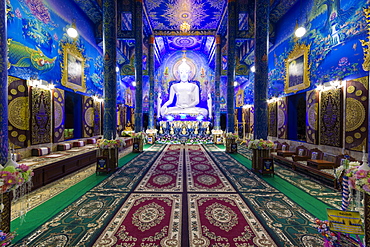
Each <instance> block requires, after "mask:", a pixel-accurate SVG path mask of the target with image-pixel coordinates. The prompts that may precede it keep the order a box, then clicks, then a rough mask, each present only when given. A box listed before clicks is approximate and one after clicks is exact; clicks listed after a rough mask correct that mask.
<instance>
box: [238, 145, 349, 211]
mask: <svg viewBox="0 0 370 247" xmlns="http://www.w3.org/2000/svg"><path fill="white" fill-rule="evenodd" d="M238 153H239V154H241V155H243V156H244V157H246V158H247V159H251V152H250V151H249V150H248V149H247V148H246V147H245V145H244V146H243V145H240V146H238ZM275 175H278V176H279V177H281V178H283V179H284V180H286V181H288V182H289V183H291V184H292V185H294V186H296V187H297V188H300V189H301V190H303V191H305V192H306V193H308V194H310V195H311V196H313V197H315V198H316V199H318V200H320V201H322V202H324V203H326V204H328V205H329V206H330V207H331V208H337V209H340V208H341V205H342V200H341V199H342V195H341V192H340V191H338V190H335V189H333V188H330V187H328V186H325V185H323V184H322V183H320V182H316V181H315V180H313V179H312V178H309V177H308V176H305V175H302V174H298V173H297V172H294V171H292V170H289V169H287V168H285V167H283V166H280V165H278V164H277V163H275Z"/></svg>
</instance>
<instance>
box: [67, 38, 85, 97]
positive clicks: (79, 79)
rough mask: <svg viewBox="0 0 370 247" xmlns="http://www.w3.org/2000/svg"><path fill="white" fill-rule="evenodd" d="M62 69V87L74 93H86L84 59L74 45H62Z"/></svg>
mask: <svg viewBox="0 0 370 247" xmlns="http://www.w3.org/2000/svg"><path fill="white" fill-rule="evenodd" d="M62 50H63V63H62V65H61V68H62V85H63V86H65V87H67V88H70V89H72V90H74V91H80V92H85V91H86V84H85V81H86V78H85V74H84V68H85V61H86V59H85V58H84V56H83V55H82V53H81V51H80V50H79V49H78V47H77V46H76V45H75V44H69V43H67V44H64V45H63V46H62Z"/></svg>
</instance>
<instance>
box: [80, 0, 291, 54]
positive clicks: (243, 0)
mask: <svg viewBox="0 0 370 247" xmlns="http://www.w3.org/2000/svg"><path fill="white" fill-rule="evenodd" d="M74 1H75V2H76V4H77V5H78V6H79V7H80V8H81V9H82V10H83V11H84V12H85V13H86V15H87V16H88V17H89V18H90V19H91V21H92V22H94V23H95V24H96V26H97V27H98V26H99V25H101V22H102V8H101V4H102V0H74ZM266 1H267V0H266ZM297 1H298V0H270V23H271V24H272V27H273V26H274V24H275V23H277V22H278V21H279V19H280V18H281V17H282V16H283V15H285V14H286V13H287V12H288V11H289V10H290V8H292V7H293V6H294V5H295V4H296V3H297ZM236 2H237V10H238V12H239V30H240V34H241V35H240V37H239V39H238V40H239V41H241V42H243V40H246V39H251V38H253V37H252V36H253V30H252V28H250V27H251V26H252V25H253V23H252V22H253V19H254V18H253V11H254V0H237V1H236ZM133 3H135V0H118V10H119V12H120V13H118V16H119V18H120V20H119V21H120V27H121V30H118V31H123V32H127V33H130V32H131V36H132V37H130V34H128V35H127V36H125V37H127V39H131V40H132V38H133V34H132V31H130V29H131V30H132V28H131V27H129V25H131V23H132V18H133V17H132V16H133V15H132V14H131V13H132V10H133V8H134V6H133ZM143 7H144V23H143V26H144V33H145V35H151V34H154V35H155V37H156V42H157V48H158V50H159V53H160V54H165V53H166V52H169V51H173V50H179V49H180V50H182V49H192V50H199V51H202V52H204V53H205V54H208V55H209V52H210V50H211V45H212V43H213V41H214V38H213V35H214V34H216V33H217V34H221V35H225V33H226V24H227V11H226V7H227V0H143ZM130 12H131V13H130ZM184 21H186V22H187V23H189V24H190V26H191V31H190V34H191V35H183V33H181V31H180V25H181V24H182V23H183V22H184ZM272 37H273V36H272ZM97 40H101V37H97Z"/></svg>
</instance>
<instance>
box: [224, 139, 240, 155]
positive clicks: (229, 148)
mask: <svg viewBox="0 0 370 247" xmlns="http://www.w3.org/2000/svg"><path fill="white" fill-rule="evenodd" d="M237 151H238V148H237V144H236V141H235V138H226V153H236V152H237Z"/></svg>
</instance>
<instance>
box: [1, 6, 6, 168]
mask: <svg viewBox="0 0 370 247" xmlns="http://www.w3.org/2000/svg"><path fill="white" fill-rule="evenodd" d="M5 2H6V1H1V4H0V15H1V16H0V30H1V34H0V61H1V62H0V66H1V67H0V80H1V81H0V164H3V165H4V164H5V163H6V160H7V156H8V155H7V154H8V68H7V64H8V59H7V56H8V55H7V50H8V48H7V40H6V38H7V35H6V34H7V25H6V6H5Z"/></svg>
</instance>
